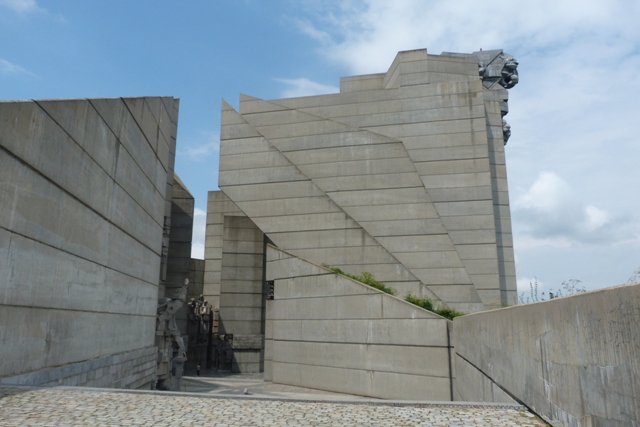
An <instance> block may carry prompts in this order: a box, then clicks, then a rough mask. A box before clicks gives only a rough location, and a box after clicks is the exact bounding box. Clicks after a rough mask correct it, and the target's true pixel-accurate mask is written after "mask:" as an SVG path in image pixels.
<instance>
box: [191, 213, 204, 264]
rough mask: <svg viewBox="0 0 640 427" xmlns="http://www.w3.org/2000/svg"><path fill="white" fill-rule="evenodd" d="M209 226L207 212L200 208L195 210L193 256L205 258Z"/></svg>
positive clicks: (192, 241)
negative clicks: (206, 236) (205, 244)
mask: <svg viewBox="0 0 640 427" xmlns="http://www.w3.org/2000/svg"><path fill="white" fill-rule="evenodd" d="M206 228H207V213H206V212H205V211H203V210H202V209H200V208H195V209H194V210H193V234H192V236H191V258H198V259H204V243H205V235H206Z"/></svg>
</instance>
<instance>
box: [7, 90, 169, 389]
mask: <svg viewBox="0 0 640 427" xmlns="http://www.w3.org/2000/svg"><path fill="white" fill-rule="evenodd" d="M177 109H178V100H177V99H174V98H114V99H89V100H87V99H77V100H48V101H24V102H0V165H1V167H0V325H1V326H0V336H1V337H2V346H1V347H0V378H1V379H2V380H3V381H12V380H11V378H14V379H15V378H27V377H28V378H29V379H28V380H25V381H26V382H24V383H25V384H27V383H28V384H31V385H39V384H53V383H56V382H57V381H62V382H63V383H65V384H67V383H69V384H71V383H74V384H84V385H100V386H112V387H138V386H142V385H145V384H147V383H149V382H150V381H152V376H153V374H154V372H152V371H153V370H154V369H155V368H153V369H151V365H149V363H151V362H152V363H153V364H155V353H154V354H153V355H152V356H149V354H150V352H154V351H155V350H154V347H153V345H154V330H155V316H156V307H157V298H158V293H159V286H160V282H159V280H160V271H161V265H162V264H163V263H162V262H161V258H162V256H161V251H162V243H163V228H164V223H165V216H170V214H171V213H170V210H169V211H168V207H170V201H171V189H172V184H173V163H174V156H175V135H176V126H177ZM140 352H142V353H140ZM122 355H125V356H122ZM126 355H128V356H126ZM112 358H113V359H112ZM127 358H129V359H127ZM116 359H117V360H116ZM96 360H106V361H105V362H104V364H102V365H100V367H97V368H96V369H95V370H94V369H93V368H92V367H91V366H93V365H92V363H93V361H96ZM150 361H151V362H150ZM96 363H97V362H96ZM100 363H102V362H100ZM147 365H149V366H147ZM78 366H80V367H81V368H78ZM87 366H88V367H89V368H87ZM77 369H80V371H78V372H80V374H79V375H85V376H86V377H87V378H80V377H77V378H76V377H75V376H74V375H75V374H69V373H68V372H67V370H70V371H73V372H75V370H77ZM99 370H102V371H104V372H106V371H108V373H109V375H102V374H101V373H100V372H99ZM104 372H103V373H104ZM25 375H26V377H25ZM89 376H91V377H93V379H91V380H90V379H88V377H89ZM98 377H99V378H102V379H100V380H99V381H98V380H97V379H96V378H98ZM70 378H73V379H70ZM44 379H47V381H46V382H45V381H44ZM18 381H19V382H20V383H23V382H21V381H23V380H18ZM67 381H69V382H67Z"/></svg>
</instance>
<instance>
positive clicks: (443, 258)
mask: <svg viewBox="0 0 640 427" xmlns="http://www.w3.org/2000/svg"><path fill="white" fill-rule="evenodd" d="M394 256H395V257H396V258H397V259H398V261H400V262H401V263H402V265H404V266H406V267H407V268H410V269H412V271H413V269H415V268H447V267H453V268H456V267H457V268H461V267H466V263H465V264H464V265H463V264H462V261H461V260H460V257H459V256H458V253H457V252H456V251H445V250H442V251H436V252H396V253H394Z"/></svg>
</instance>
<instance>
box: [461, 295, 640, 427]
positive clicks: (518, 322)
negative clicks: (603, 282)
mask: <svg viewBox="0 0 640 427" xmlns="http://www.w3.org/2000/svg"><path fill="white" fill-rule="evenodd" d="M638 325H640V284H639V283H636V284H631V285H624V286H619V287H614V288H608V289H602V290H598V291H593V292H588V293H584V294H577V295H573V296H570V297H565V298H559V299H553V300H550V301H545V302H539V303H535V304H527V305H523V306H519V307H512V308H505V309H502V310H496V311H490V312H485V313H477V314H473V315H469V316H464V317H460V318H456V319H455V320H454V328H453V331H454V333H453V338H454V339H453V342H454V345H455V352H456V374H457V376H456V384H455V389H456V399H457V400H466V401H498V402H503V401H509V400H510V397H513V398H515V399H517V400H518V401H520V402H522V403H524V404H525V405H527V406H528V407H529V408H531V409H532V410H533V411H534V412H536V413H537V414H538V415H540V416H542V417H543V418H545V419H546V420H547V421H549V422H550V423H552V424H553V425H554V426H571V427H575V426H589V427H595V426H602V427H604V426H607V427H618V426H619V427H622V426H635V425H640V404H639V402H640V328H639V327H638Z"/></svg>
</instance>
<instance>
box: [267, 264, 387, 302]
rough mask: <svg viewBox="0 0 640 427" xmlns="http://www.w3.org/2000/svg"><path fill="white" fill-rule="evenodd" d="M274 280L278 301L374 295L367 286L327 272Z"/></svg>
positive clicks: (374, 292)
mask: <svg viewBox="0 0 640 427" xmlns="http://www.w3.org/2000/svg"><path fill="white" fill-rule="evenodd" d="M319 274H320V275H316V276H308V277H297V278H290V279H279V280H276V282H275V286H274V288H275V289H274V290H275V297H276V299H278V300H284V299H295V298H314V297H327V296H340V295H363V294H376V293H377V291H376V290H375V289H374V288H372V287H370V286H367V285H364V284H362V283H359V282H356V281H353V280H350V279H347V278H345V277H344V276H340V275H337V274H333V273H330V272H328V271H327V273H326V274H322V273H319Z"/></svg>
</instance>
